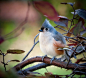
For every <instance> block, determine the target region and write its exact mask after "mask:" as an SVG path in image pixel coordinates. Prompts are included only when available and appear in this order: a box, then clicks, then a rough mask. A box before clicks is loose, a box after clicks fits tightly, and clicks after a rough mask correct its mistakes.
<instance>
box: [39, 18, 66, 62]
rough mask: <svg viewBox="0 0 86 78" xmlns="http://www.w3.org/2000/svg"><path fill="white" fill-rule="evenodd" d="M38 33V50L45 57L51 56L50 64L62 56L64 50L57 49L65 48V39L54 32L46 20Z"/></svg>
mask: <svg viewBox="0 0 86 78" xmlns="http://www.w3.org/2000/svg"><path fill="white" fill-rule="evenodd" d="M39 31H40V33H39V45H40V49H41V51H42V52H43V53H44V54H45V56H46V55H50V56H53V59H52V60H51V62H52V61H53V60H54V58H55V57H56V56H59V55H64V50H60V49H59V48H64V47H65V46H66V40H65V37H64V36H63V35H62V34H61V33H59V32H58V31H56V29H55V28H54V27H53V26H52V25H51V24H50V22H49V21H48V20H47V19H45V21H44V23H43V24H42V26H41V29H40V30H39ZM43 58H44V57H43Z"/></svg>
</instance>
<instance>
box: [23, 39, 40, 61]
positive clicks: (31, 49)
mask: <svg viewBox="0 0 86 78" xmlns="http://www.w3.org/2000/svg"><path fill="white" fill-rule="evenodd" d="M38 42H39V40H38V41H37V42H36V43H35V44H34V45H33V46H32V48H31V49H30V51H29V52H28V53H27V54H26V56H25V57H24V58H23V59H22V61H24V60H25V59H26V57H27V56H28V55H29V54H30V52H31V51H32V50H33V48H34V47H35V45H36V44H37V43H38Z"/></svg>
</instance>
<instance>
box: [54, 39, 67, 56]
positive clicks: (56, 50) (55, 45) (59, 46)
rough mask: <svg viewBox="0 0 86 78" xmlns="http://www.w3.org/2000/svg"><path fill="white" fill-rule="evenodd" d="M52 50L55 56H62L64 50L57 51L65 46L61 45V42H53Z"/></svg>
mask: <svg viewBox="0 0 86 78" xmlns="http://www.w3.org/2000/svg"><path fill="white" fill-rule="evenodd" d="M53 45H54V50H55V52H56V54H57V55H63V54H64V50H58V49H59V48H64V47H65V46H66V45H65V44H63V43H61V41H55V40H54V43H53Z"/></svg>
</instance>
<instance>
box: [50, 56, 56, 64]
mask: <svg viewBox="0 0 86 78" xmlns="http://www.w3.org/2000/svg"><path fill="white" fill-rule="evenodd" d="M53 60H55V56H54V57H53V58H52V59H51V60H50V64H51V63H52V61H53Z"/></svg>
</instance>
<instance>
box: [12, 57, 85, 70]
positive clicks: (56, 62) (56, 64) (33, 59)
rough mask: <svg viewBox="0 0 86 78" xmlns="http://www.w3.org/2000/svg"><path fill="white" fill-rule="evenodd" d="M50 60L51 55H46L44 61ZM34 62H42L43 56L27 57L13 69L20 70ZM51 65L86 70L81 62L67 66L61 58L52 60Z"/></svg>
mask: <svg viewBox="0 0 86 78" xmlns="http://www.w3.org/2000/svg"><path fill="white" fill-rule="evenodd" d="M50 61H51V58H49V57H45V58H44V60H43V62H44V63H46V64H50ZM33 62H42V57H39V56H37V57H33V58H30V59H27V60H25V61H23V62H21V63H19V64H18V65H16V66H14V67H13V68H12V69H14V70H16V71H19V70H20V69H22V68H23V67H25V66H26V65H28V64H31V63H33ZM51 65H55V66H58V67H61V68H66V69H71V70H74V69H75V68H76V67H77V66H78V67H77V69H76V70H77V71H81V70H82V71H86V66H80V65H79V64H74V63H71V64H70V63H69V64H68V66H67V67H66V65H67V62H62V61H59V60H54V61H52V63H51Z"/></svg>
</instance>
